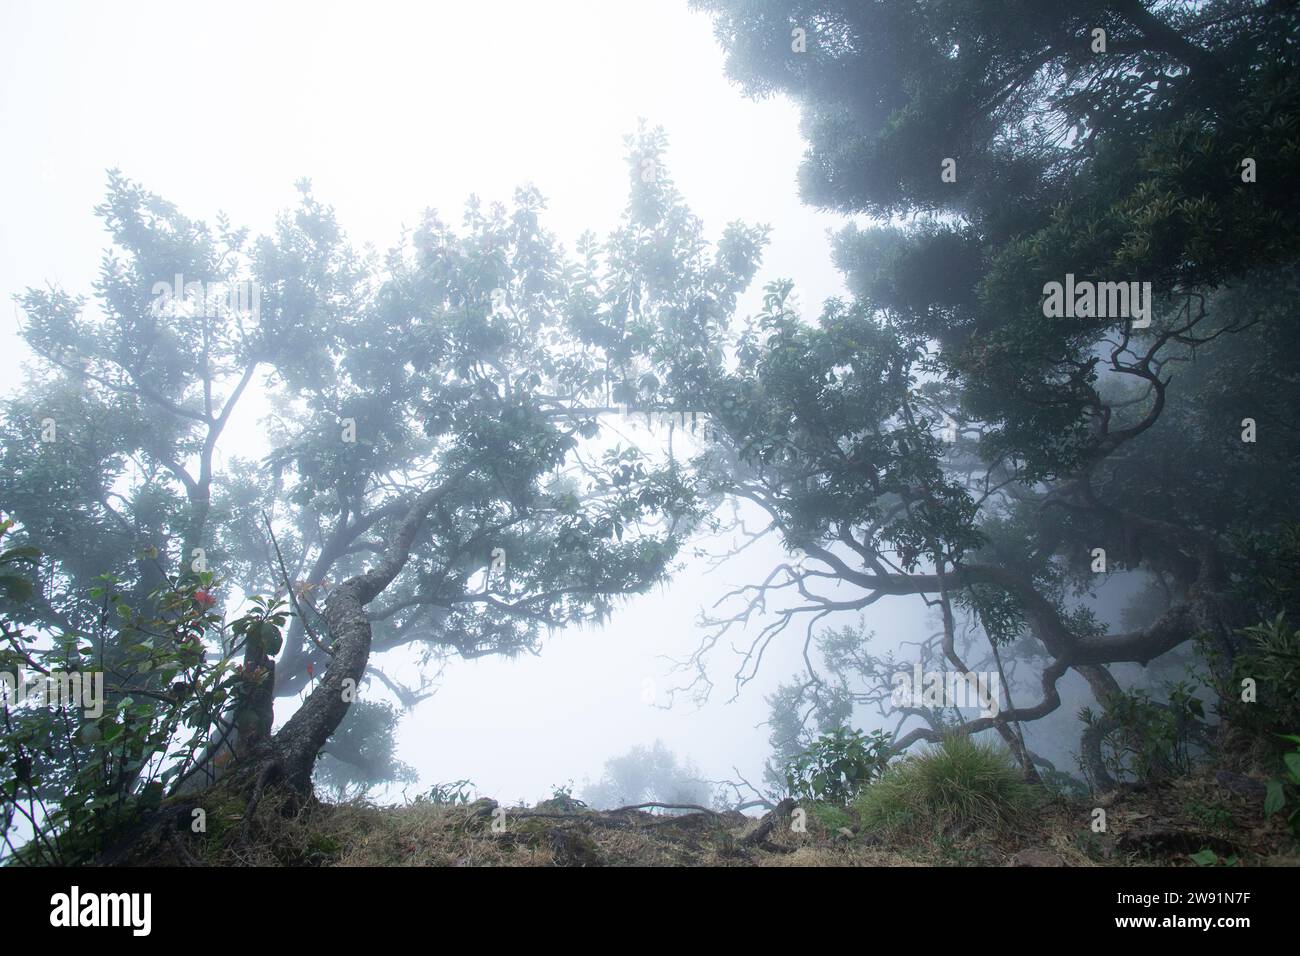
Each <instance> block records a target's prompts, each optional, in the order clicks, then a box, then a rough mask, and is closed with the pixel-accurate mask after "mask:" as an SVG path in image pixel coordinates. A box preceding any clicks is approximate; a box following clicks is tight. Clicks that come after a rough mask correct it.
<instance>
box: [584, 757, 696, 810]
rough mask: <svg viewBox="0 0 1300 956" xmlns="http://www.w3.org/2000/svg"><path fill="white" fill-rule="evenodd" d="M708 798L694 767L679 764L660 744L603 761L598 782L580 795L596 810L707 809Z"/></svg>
mask: <svg viewBox="0 0 1300 956" xmlns="http://www.w3.org/2000/svg"><path fill="white" fill-rule="evenodd" d="M710 797H711V794H710V788H709V784H708V782H707V781H705V780H704V779H702V778H701V777H700V772H699V770H698V769H696V767H695V765H694V764H692V763H691V762H690V761H689V760H686V761H679V760H678V759H677V755H676V754H674V753H673V752H672V751H671V750H669V749H668V748H667V747H665V746H664V743H663V741H661V740H656V741H655V742H654V745H653V746H651V747H645V746H642V745H638V746H635V747H633V748H632V749H631V750H629V751H628V752H627V753H625V754H623V755H622V756H619V757H611V758H610V759H609V760H606V761H605V771H604V773H603V774H602V775H601V778H600V779H599V780H597V781H596V782H595V783H592V784H589V785H588V786H586V787H585V788H584V789H583V791H582V799H583V800H584V801H585V802H586V803H587V804H589V805H590V806H592V807H593V808H595V809H597V810H612V809H614V808H616V807H630V806H637V805H639V804H642V803H676V804H695V805H696V806H707V805H708V804H709V801H710Z"/></svg>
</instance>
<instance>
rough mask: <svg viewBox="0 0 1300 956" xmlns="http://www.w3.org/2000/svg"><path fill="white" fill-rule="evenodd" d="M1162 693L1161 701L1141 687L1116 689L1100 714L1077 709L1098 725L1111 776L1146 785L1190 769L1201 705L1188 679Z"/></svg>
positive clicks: (1199, 734) (1201, 727)
mask: <svg viewBox="0 0 1300 956" xmlns="http://www.w3.org/2000/svg"><path fill="white" fill-rule="evenodd" d="M1167 693H1168V700H1167V701H1166V702H1165V703H1160V702H1159V701H1155V700H1152V699H1151V696H1150V694H1148V693H1147V692H1146V691H1144V690H1134V691H1127V692H1120V693H1118V694H1115V695H1113V696H1111V697H1110V698H1109V699H1108V700H1107V701H1106V712H1105V714H1102V715H1098V714H1096V713H1094V712H1093V710H1092V709H1091V708H1088V707H1085V708H1083V709H1082V710H1080V711H1079V719H1080V720H1082V721H1083V722H1084V723H1085V724H1087V725H1089V726H1090V727H1094V728H1099V729H1100V731H1101V751H1102V760H1103V762H1104V763H1105V766H1106V770H1107V771H1108V772H1109V773H1110V775H1111V776H1112V777H1114V778H1115V779H1116V780H1121V781H1122V780H1133V781H1136V782H1139V783H1151V782H1154V781H1157V780H1163V779H1168V778H1169V777H1172V776H1183V775H1186V774H1187V773H1188V772H1189V771H1190V770H1191V768H1192V762H1193V758H1194V753H1195V752H1194V749H1193V747H1194V744H1195V742H1196V741H1197V740H1198V739H1203V738H1204V734H1205V723H1204V721H1205V707H1204V705H1203V704H1202V703H1201V700H1200V698H1198V697H1197V696H1196V686H1195V685H1194V684H1192V683H1191V682H1187V681H1183V682H1179V683H1176V684H1172V685H1169V686H1168V688H1167Z"/></svg>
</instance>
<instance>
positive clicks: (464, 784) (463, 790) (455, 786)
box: [422, 780, 474, 807]
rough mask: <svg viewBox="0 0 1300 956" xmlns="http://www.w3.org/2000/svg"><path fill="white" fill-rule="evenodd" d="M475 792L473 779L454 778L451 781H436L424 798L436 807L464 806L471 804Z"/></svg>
mask: <svg viewBox="0 0 1300 956" xmlns="http://www.w3.org/2000/svg"><path fill="white" fill-rule="evenodd" d="M473 793H474V784H473V782H472V781H469V780H453V781H451V782H450V783H435V784H434V785H433V786H432V787H430V788H429V792H428V793H427V794H425V795H424V796H423V797H422V799H424V800H428V801H429V802H430V803H432V804H433V805H434V806H435V807H463V806H466V805H468V804H469V802H470V796H471V795H472V794H473Z"/></svg>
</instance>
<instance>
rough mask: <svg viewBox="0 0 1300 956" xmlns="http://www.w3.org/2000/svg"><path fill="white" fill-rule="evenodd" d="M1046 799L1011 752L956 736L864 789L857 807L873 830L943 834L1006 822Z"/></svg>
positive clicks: (907, 761) (895, 768) (900, 765)
mask: <svg viewBox="0 0 1300 956" xmlns="http://www.w3.org/2000/svg"><path fill="white" fill-rule="evenodd" d="M1040 799H1041V793H1040V791H1039V790H1038V789H1037V788H1035V787H1033V786H1031V785H1030V784H1028V783H1026V782H1025V781H1024V780H1023V779H1022V777H1021V774H1020V771H1019V769H1018V768H1017V767H1016V764H1015V762H1014V761H1013V760H1012V758H1011V755H1010V754H1009V753H1008V752H1007V751H1005V750H1003V749H1001V748H998V747H993V746H990V745H988V744H984V743H980V742H979V741H976V740H972V739H971V738H970V737H968V736H957V735H954V736H950V737H947V738H945V739H944V741H943V742H942V743H941V744H939V745H937V746H935V747H932V748H931V749H930V750H928V751H927V752H925V753H922V754H917V755H915V756H911V757H908V758H906V759H905V760H903V761H901V762H899V763H896V764H894V765H893V766H892V767H890V768H889V769H888V770H886V771H885V773H884V774H883V775H882V776H881V778H880V779H879V780H877V781H876V782H875V783H873V784H872V785H871V786H869V787H867V788H865V789H864V790H863V791H862V793H861V795H859V797H858V799H857V804H856V807H857V811H858V818H859V819H860V820H861V822H862V825H863V827H864V828H865V829H868V830H882V831H887V832H904V831H907V832H912V833H931V834H943V833H950V832H952V831H954V830H958V829H965V828H968V827H971V826H990V827H993V826H1000V825H1002V824H1004V823H1007V822H1009V821H1010V820H1011V819H1013V818H1014V817H1016V816H1019V815H1022V814H1025V813H1028V812H1030V811H1031V810H1033V809H1034V807H1035V806H1037V805H1038V803H1039V801H1040Z"/></svg>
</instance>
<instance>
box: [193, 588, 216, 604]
mask: <svg viewBox="0 0 1300 956" xmlns="http://www.w3.org/2000/svg"><path fill="white" fill-rule="evenodd" d="M194 600H195V601H197V602H198V603H199V605H200V606H202V607H204V608H209V607H212V605H214V604H216V603H217V599H216V598H214V597H213V596H212V595H211V594H209V593H208V592H207V591H204V590H202V589H199V590H198V591H195V592H194Z"/></svg>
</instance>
